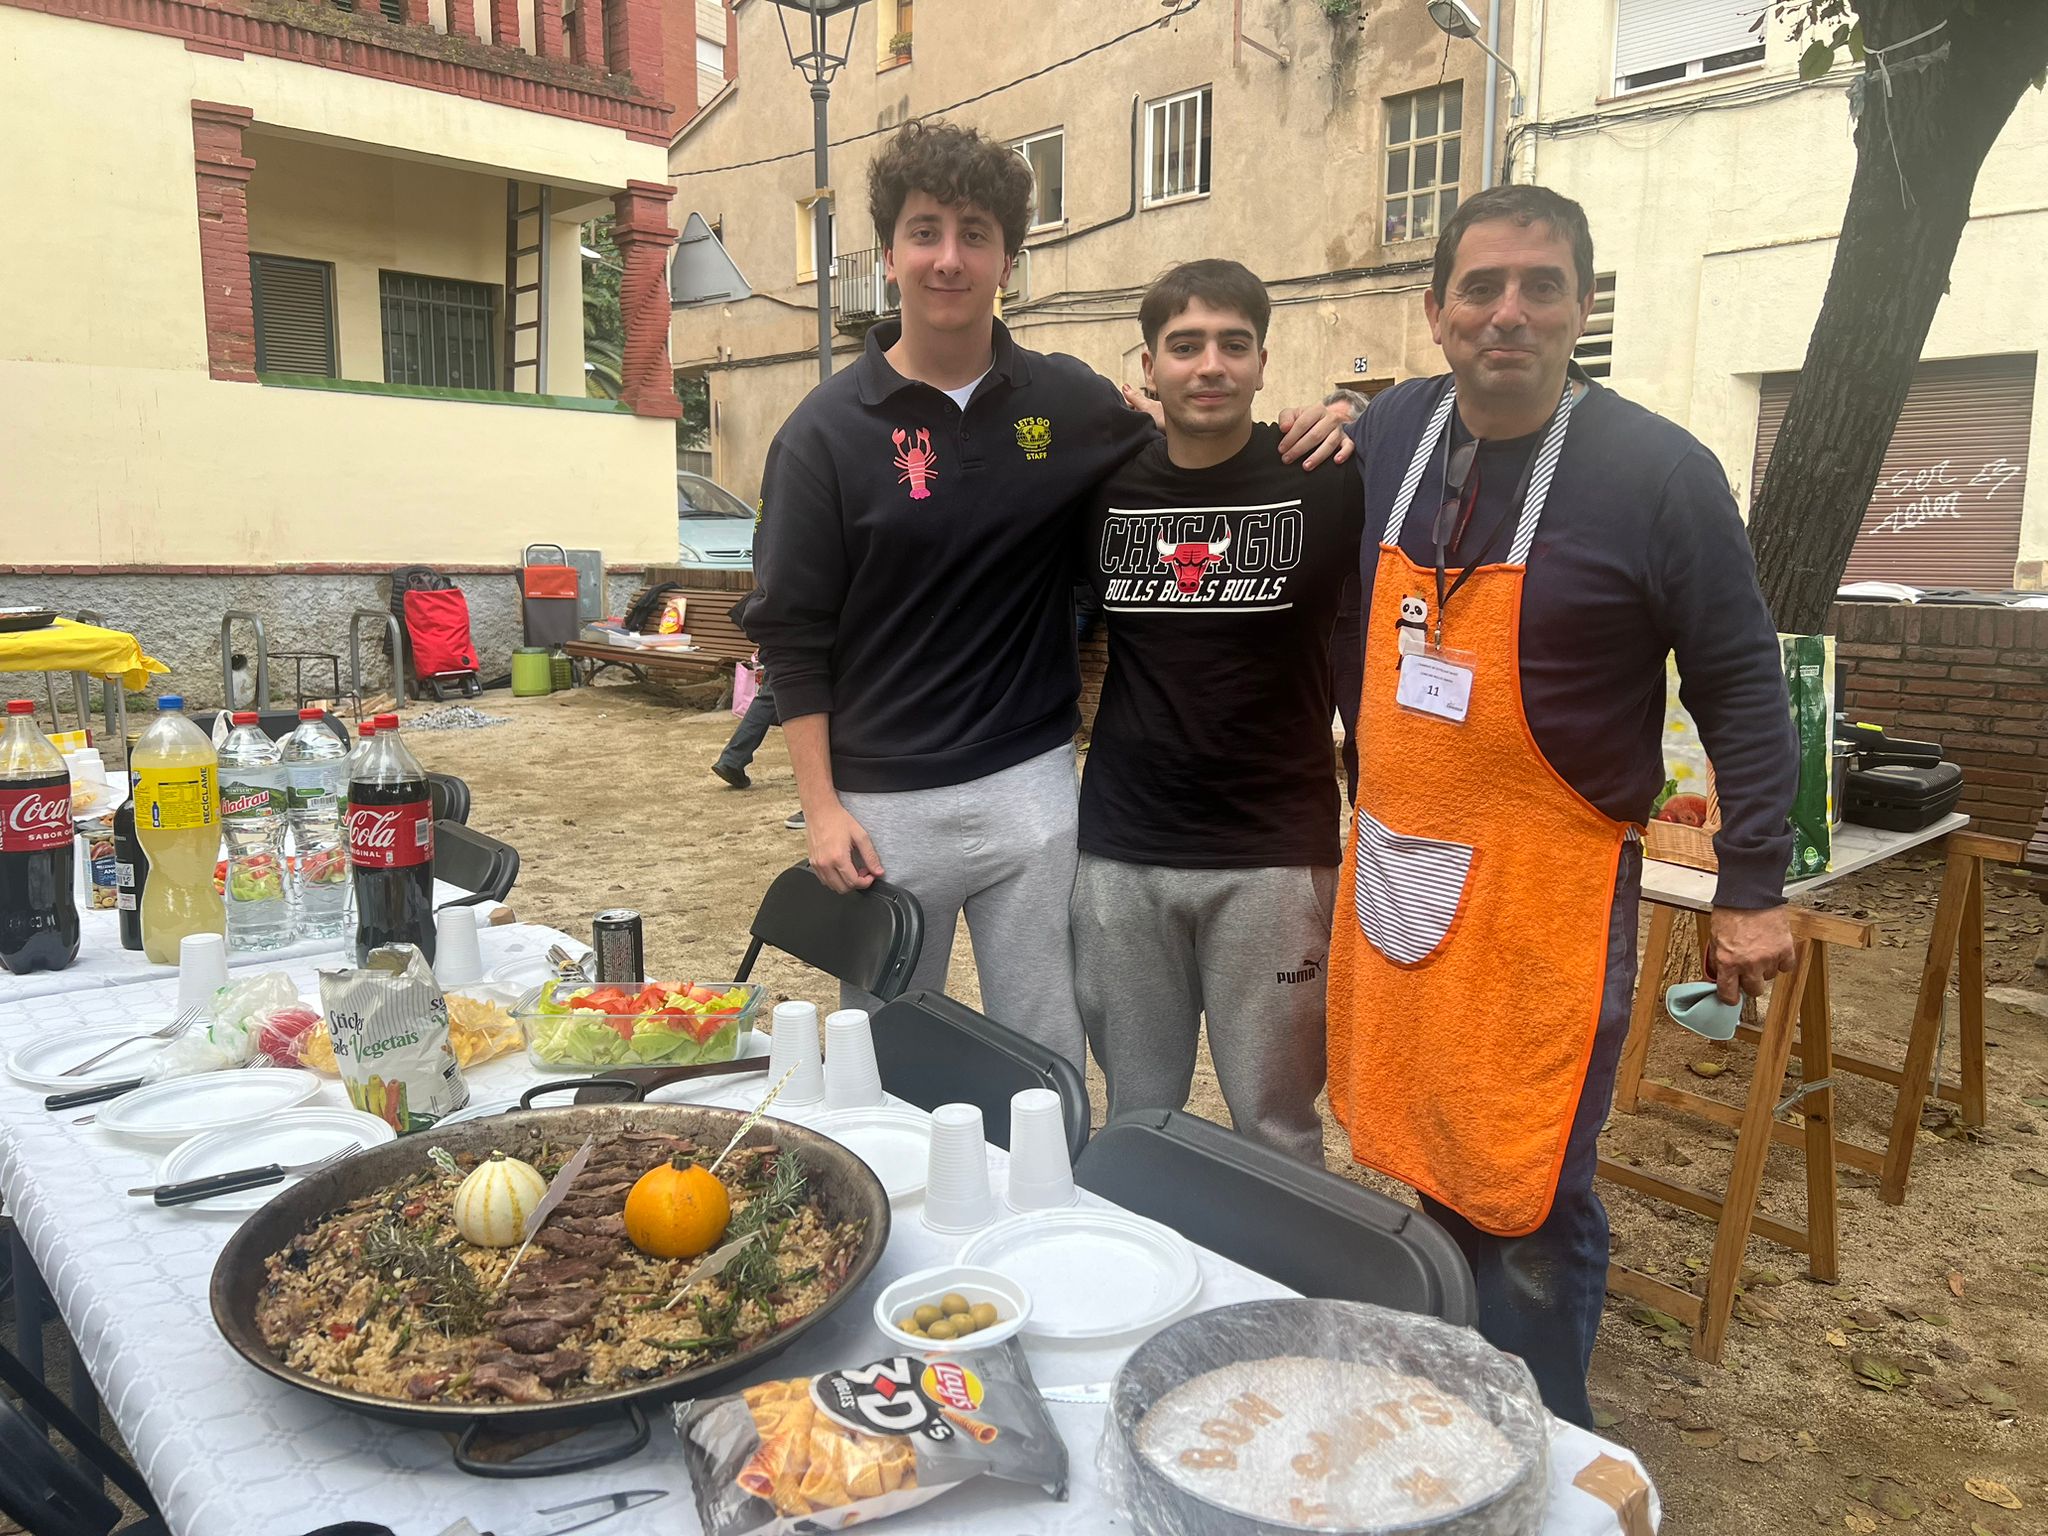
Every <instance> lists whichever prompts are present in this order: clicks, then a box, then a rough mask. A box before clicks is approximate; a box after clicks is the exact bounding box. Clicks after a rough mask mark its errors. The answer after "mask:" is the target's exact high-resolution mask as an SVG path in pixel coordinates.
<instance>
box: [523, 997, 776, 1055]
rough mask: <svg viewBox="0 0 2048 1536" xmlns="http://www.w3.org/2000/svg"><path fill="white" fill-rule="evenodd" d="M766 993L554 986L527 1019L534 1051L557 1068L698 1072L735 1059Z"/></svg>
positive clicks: (529, 1013)
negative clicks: (700, 1065)
mask: <svg viewBox="0 0 2048 1536" xmlns="http://www.w3.org/2000/svg"><path fill="white" fill-rule="evenodd" d="M758 995H759V989H758V988H757V987H754V986H751V985H744V984H742V985H735V986H731V987H728V988H726V989H725V990H724V991H722V992H713V991H712V990H711V989H709V988H706V987H702V986H698V987H688V986H685V987H664V986H662V985H661V984H659V983H654V984H650V985H648V986H646V987H643V988H639V989H626V988H620V987H596V986H592V985H590V984H588V983H585V982H574V981H551V982H549V983H548V984H547V985H546V986H544V987H543V988H542V989H541V992H540V995H539V997H538V999H537V1000H536V1002H535V1003H534V1005H533V1006H532V1008H531V1010H530V1011H529V1012H528V1013H527V1016H526V1019H525V1023H526V1027H527V1044H528V1048H529V1050H530V1051H531V1053H532V1054H533V1056H534V1057H535V1059H537V1060H539V1061H542V1062H545V1063H548V1064H550V1065H575V1066H593V1067H609V1066H635V1067H640V1066H695V1065H697V1064H698V1063H700V1062H713V1061H730V1060H732V1059H733V1057H734V1056H735V1055H737V1054H738V1051H739V1038H740V1030H741V1027H742V1025H743V1024H744V1023H745V1022H746V1020H747V1019H748V1017H749V1016H750V1015H751V1014H752V1012H753V1003H754V1001H755V999H756V997H757V996H758Z"/></svg>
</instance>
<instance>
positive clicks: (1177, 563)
mask: <svg viewBox="0 0 2048 1536" xmlns="http://www.w3.org/2000/svg"><path fill="white" fill-rule="evenodd" d="M1230 539H1231V536H1230V535H1229V534H1227V533H1226V534H1225V535H1224V536H1223V537H1222V538H1220V539H1217V540H1214V541H1211V540H1208V539H1204V540H1202V541H1201V542H1200V543H1196V544H1174V543H1171V542H1169V541H1168V540H1166V539H1157V540H1155V541H1154V543H1153V547H1154V548H1155V549H1157V550H1158V551H1159V563H1160V564H1161V565H1163V566H1165V567H1166V568H1167V569H1168V570H1170V571H1172V572H1173V579H1174V582H1175V584H1176V585H1178V586H1179V588H1180V590H1181V591H1182V593H1184V594H1186V595H1188V596H1193V595H1194V594H1195V593H1197V592H1199V591H1200V590H1201V589H1202V578H1203V577H1204V576H1205V575H1207V574H1208V571H1209V567H1210V566H1212V565H1214V564H1216V563H1217V562H1218V561H1219V560H1221V559H1222V558H1223V557H1224V555H1226V554H1227V553H1229V551H1230Z"/></svg>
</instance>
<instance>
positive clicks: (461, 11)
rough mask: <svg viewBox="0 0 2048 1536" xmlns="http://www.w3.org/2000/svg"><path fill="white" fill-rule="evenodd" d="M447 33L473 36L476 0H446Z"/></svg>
mask: <svg viewBox="0 0 2048 1536" xmlns="http://www.w3.org/2000/svg"><path fill="white" fill-rule="evenodd" d="M448 35H449V36H450V37H475V36H476V35H477V31H476V0H448Z"/></svg>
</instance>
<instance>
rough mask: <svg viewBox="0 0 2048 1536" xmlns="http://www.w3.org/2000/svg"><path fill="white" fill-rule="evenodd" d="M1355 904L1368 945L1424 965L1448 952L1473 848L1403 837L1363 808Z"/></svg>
mask: <svg viewBox="0 0 2048 1536" xmlns="http://www.w3.org/2000/svg"><path fill="white" fill-rule="evenodd" d="M1356 826H1357V829H1358V843H1357V866H1358V867H1357V878H1356V880H1355V882H1354V889H1353V891H1352V901H1353V904H1354V906H1355V907H1356V908H1357V911H1358V926H1359V928H1360V930H1361V931H1363V932H1364V934H1365V937H1366V941H1367V942H1368V943H1370V944H1371V945H1372V947H1373V948H1374V949H1376V950H1378V951H1379V952H1380V953H1381V954H1383V955H1385V956H1386V957H1387V958H1388V959H1389V960H1391V961H1393V962H1394V964H1396V965H1420V964H1422V963H1423V962H1424V961H1425V960H1428V959H1429V958H1430V957H1431V956H1433V955H1434V954H1436V952H1437V951H1438V950H1439V949H1440V948H1442V947H1443V942H1444V938H1445V936H1446V935H1447V934H1449V932H1450V931H1451V924H1452V922H1453V921H1454V920H1455V919H1456V918H1457V915H1458V908H1459V907H1461V906H1462V905H1463V904H1464V900H1465V881H1466V877H1467V876H1468V875H1469V874H1470V873H1471V871H1472V849H1471V848H1470V847H1469V846H1468V845H1467V844H1464V843H1443V842H1438V841H1436V840H1435V839H1433V838H1427V837H1404V836H1403V835H1401V834H1400V833H1398V832H1395V831H1392V830H1390V829H1389V828H1388V827H1387V826H1386V825H1385V823H1383V822H1380V821H1377V820H1375V819H1374V818H1373V817H1372V816H1371V815H1370V814H1369V813H1368V812H1366V811H1365V810H1363V809H1360V810H1358V811H1357V813H1356Z"/></svg>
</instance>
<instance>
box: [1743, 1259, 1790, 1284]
mask: <svg viewBox="0 0 2048 1536" xmlns="http://www.w3.org/2000/svg"><path fill="white" fill-rule="evenodd" d="M1784 1283H1785V1277H1784V1276H1783V1275H1781V1274H1779V1273H1778V1272H1777V1271H1776V1270H1775V1269H1764V1268H1761V1267H1759V1266H1757V1265H1753V1264H1752V1265H1745V1266H1744V1267H1743V1271H1742V1284H1744V1285H1748V1286H1757V1285H1783V1284H1784Z"/></svg>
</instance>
